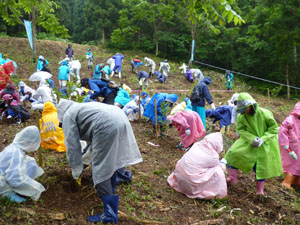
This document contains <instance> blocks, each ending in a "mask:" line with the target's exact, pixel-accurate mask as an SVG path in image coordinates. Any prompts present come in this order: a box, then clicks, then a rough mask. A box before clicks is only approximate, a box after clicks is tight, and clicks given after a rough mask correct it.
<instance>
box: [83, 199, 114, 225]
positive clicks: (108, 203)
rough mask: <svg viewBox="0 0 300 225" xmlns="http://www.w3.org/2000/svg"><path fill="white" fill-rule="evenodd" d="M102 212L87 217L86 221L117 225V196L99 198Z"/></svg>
mask: <svg viewBox="0 0 300 225" xmlns="http://www.w3.org/2000/svg"><path fill="white" fill-rule="evenodd" d="M101 199H102V201H103V205H104V211H103V212H102V213H100V214H98V215H94V216H89V217H88V221H89V222H92V223H100V222H102V223H103V224H107V223H111V224H116V223H118V209H119V195H104V196H102V197H101Z"/></svg>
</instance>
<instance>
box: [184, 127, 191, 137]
mask: <svg viewBox="0 0 300 225" xmlns="http://www.w3.org/2000/svg"><path fill="white" fill-rule="evenodd" d="M185 134H186V135H188V136H189V135H190V134H191V130H190V129H189V128H187V129H186V130H185Z"/></svg>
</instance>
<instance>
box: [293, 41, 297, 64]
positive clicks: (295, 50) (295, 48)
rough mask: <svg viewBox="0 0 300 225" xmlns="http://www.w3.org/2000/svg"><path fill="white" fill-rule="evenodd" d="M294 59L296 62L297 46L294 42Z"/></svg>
mask: <svg viewBox="0 0 300 225" xmlns="http://www.w3.org/2000/svg"><path fill="white" fill-rule="evenodd" d="M294 60H295V63H297V46H296V44H294Z"/></svg>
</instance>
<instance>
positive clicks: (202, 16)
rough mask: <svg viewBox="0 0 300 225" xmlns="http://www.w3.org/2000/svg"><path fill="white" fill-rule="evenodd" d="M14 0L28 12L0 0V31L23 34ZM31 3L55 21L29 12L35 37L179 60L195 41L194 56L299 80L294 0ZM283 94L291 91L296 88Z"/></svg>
mask: <svg viewBox="0 0 300 225" xmlns="http://www.w3.org/2000/svg"><path fill="white" fill-rule="evenodd" d="M16 2H19V4H21V3H22V2H23V3H22V4H23V6H21V8H22V7H23V8H22V9H21V10H20V11H19V16H20V14H22V12H21V11H22V10H23V11H24V12H26V10H27V11H29V12H30V7H29V8H28V9H26V4H27V3H26V2H30V1H25V0H23V1H11V0H3V1H2V2H1V4H4V6H5V4H6V7H2V9H1V11H0V14H1V15H2V17H0V36H15V37H26V31H25V29H24V26H23V25H22V24H21V23H20V22H19V23H17V22H16V20H13V19H12V16H11V15H12V14H14V13H16V12H14V10H15V9H16V8H17V7H18V5H16V4H18V3H16ZM32 2H36V1H32ZM37 2H39V4H40V5H41V4H42V3H43V4H44V8H46V6H47V7H48V8H49V9H48V11H47V13H48V14H51V15H53V16H55V18H57V21H58V23H53V22H52V24H51V23H50V22H48V23H47V22H44V21H45V19H44V20H43V13H41V12H37V13H40V15H39V16H37V26H36V37H37V39H51V40H53V39H57V38H58V37H60V38H65V39H67V41H71V42H75V43H81V44H92V45H97V46H101V47H102V48H108V49H111V50H116V51H122V50H133V51H143V52H146V53H149V54H155V55H157V56H158V57H161V58H167V59H169V60H173V61H177V62H185V63H188V62H189V60H190V57H191V45H192V40H195V50H194V60H195V61H198V62H204V63H208V64H211V65H214V66H218V67H222V68H226V69H230V70H233V71H239V72H241V73H245V74H250V75H253V76H257V77H261V78H264V79H269V80H272V81H275V82H280V83H285V84H288V85H292V86H296V87H300V79H298V77H299V71H300V63H299V45H300V27H299V21H300V1H299V0H286V1H282V0H272V1H265V0H237V1H234V0H230V1H221V0H214V1H205V0H183V1H182V0H122V1H121V0H54V1H49V0H42V1H37ZM227 3H228V4H227ZM12 5H15V6H14V8H13V7H12ZM35 5H36V7H37V6H38V5H37V4H35ZM222 6H223V7H222ZM19 9H20V7H19ZM45 14H46V13H44V15H45ZM22 15H23V19H29V20H30V19H32V18H31V17H32V12H31V14H30V13H29V14H28V15H26V13H25V14H22ZM41 15H42V16H41ZM44 17H45V16H44ZM241 18H242V19H241ZM52 19H53V18H52ZM49 28H50V29H49ZM193 66H194V67H195V66H196V67H197V64H195V63H194V64H193ZM246 81H247V82H248V84H249V85H251V86H256V87H257V88H258V89H261V90H262V91H265V90H266V89H268V88H269V89H271V91H272V92H273V93H275V92H277V93H276V94H281V95H285V94H287V89H286V88H285V87H284V88H283V86H278V85H277V86H276V85H272V84H270V83H262V82H260V81H258V80H253V79H251V80H250V79H248V80H246ZM298 92H299V90H298ZM291 94H297V90H293V91H292V92H291ZM288 97H289V96H288Z"/></svg>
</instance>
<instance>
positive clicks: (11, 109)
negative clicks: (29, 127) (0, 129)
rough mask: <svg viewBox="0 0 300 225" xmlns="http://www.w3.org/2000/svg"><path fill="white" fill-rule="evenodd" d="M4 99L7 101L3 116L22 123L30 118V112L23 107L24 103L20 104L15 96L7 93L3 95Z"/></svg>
mask: <svg viewBox="0 0 300 225" xmlns="http://www.w3.org/2000/svg"><path fill="white" fill-rule="evenodd" d="M3 101H4V103H5V107H4V110H3V112H2V115H1V119H2V118H7V119H10V118H12V119H14V120H15V122H16V123H17V124H21V123H22V122H25V121H26V120H28V119H29V118H30V113H29V112H28V111H27V110H26V109H25V108H23V106H22V105H20V104H18V103H17V101H16V100H14V99H13V96H12V95H10V94H6V95H4V96H3Z"/></svg>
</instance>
